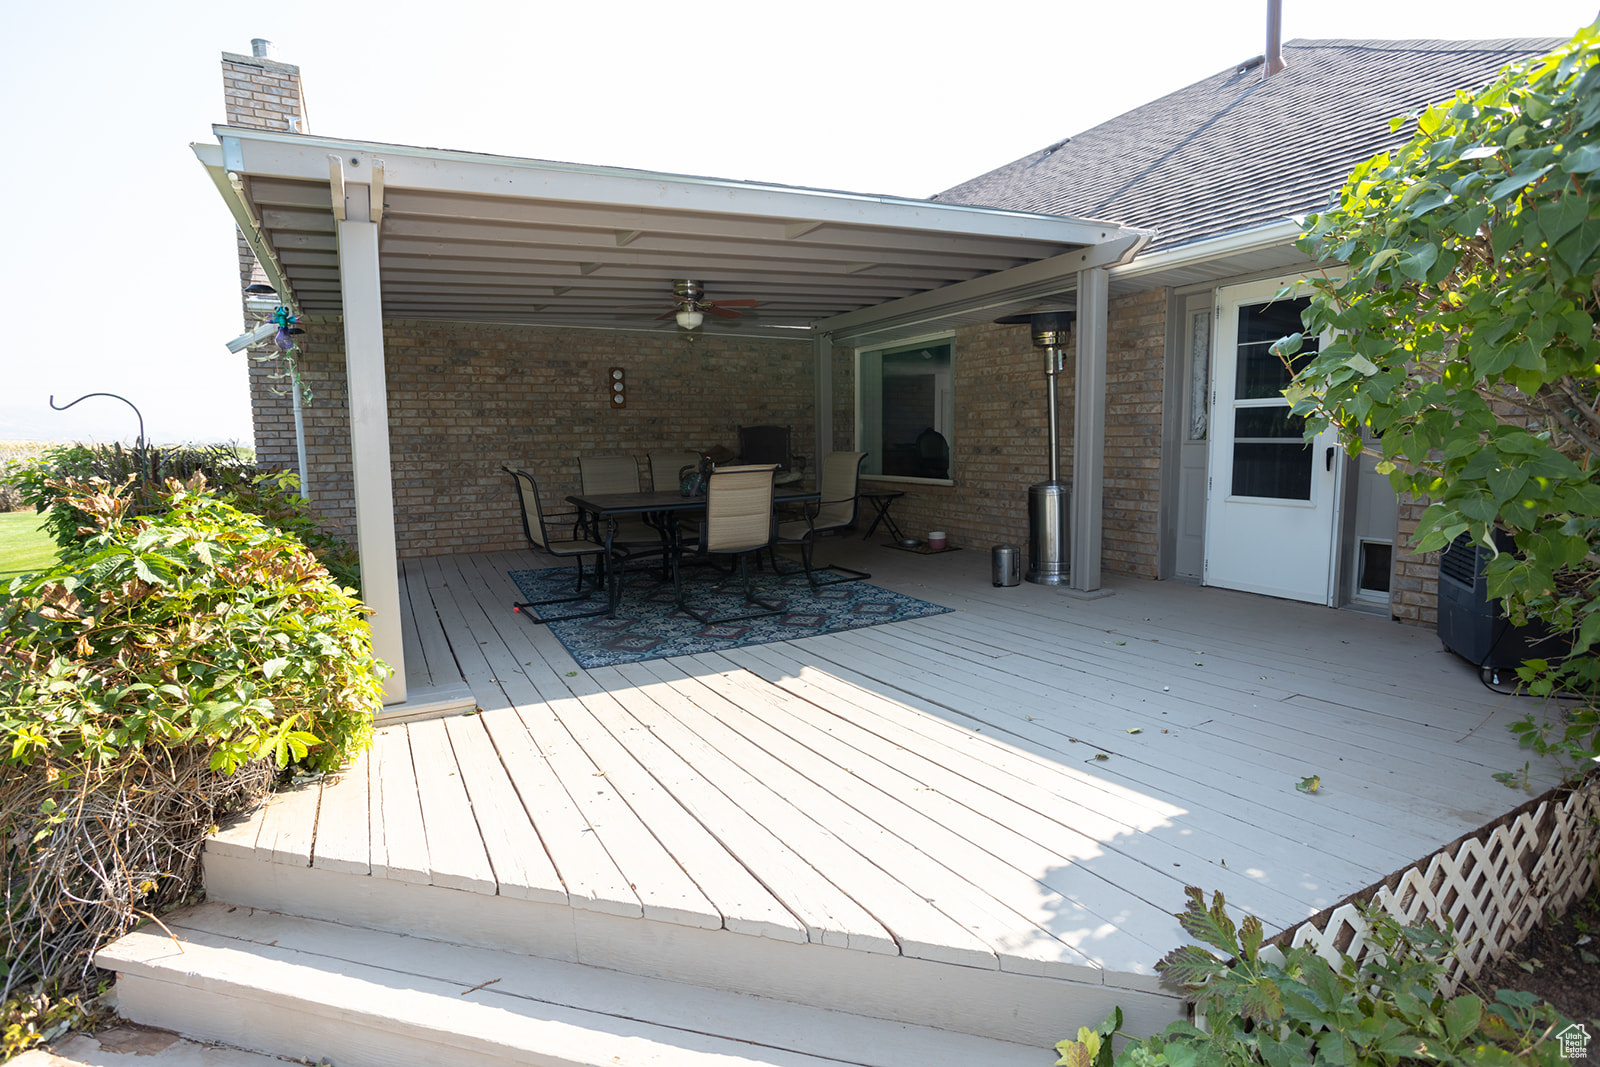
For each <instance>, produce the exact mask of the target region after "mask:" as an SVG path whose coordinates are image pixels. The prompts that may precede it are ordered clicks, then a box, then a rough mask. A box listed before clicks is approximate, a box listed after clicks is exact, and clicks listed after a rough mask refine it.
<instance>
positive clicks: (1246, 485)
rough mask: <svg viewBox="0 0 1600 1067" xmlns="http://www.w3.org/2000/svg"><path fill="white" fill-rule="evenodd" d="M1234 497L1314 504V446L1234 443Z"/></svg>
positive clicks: (1303, 444)
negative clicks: (1310, 502)
mask: <svg viewBox="0 0 1600 1067" xmlns="http://www.w3.org/2000/svg"><path fill="white" fill-rule="evenodd" d="M1233 495H1234V496H1265V497H1275V498H1277V499H1279V500H1310V499H1311V446H1310V445H1309V444H1307V443H1304V442H1299V441H1295V442H1287V441H1286V442H1284V443H1282V444H1247V443H1244V442H1239V441H1236V442H1234V446H1233Z"/></svg>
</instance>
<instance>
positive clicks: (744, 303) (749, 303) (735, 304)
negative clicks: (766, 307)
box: [711, 298, 761, 308]
mask: <svg viewBox="0 0 1600 1067" xmlns="http://www.w3.org/2000/svg"><path fill="white" fill-rule="evenodd" d="M711 303H713V304H716V305H717V306H718V307H725V308H753V307H757V306H759V305H760V303H761V301H759V300H750V299H748V298H740V299H738V300H713V301H711Z"/></svg>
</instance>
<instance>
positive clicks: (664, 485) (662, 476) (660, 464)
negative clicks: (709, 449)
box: [649, 451, 703, 493]
mask: <svg viewBox="0 0 1600 1067" xmlns="http://www.w3.org/2000/svg"><path fill="white" fill-rule="evenodd" d="M702 458H703V457H702V456H701V454H700V453H699V452H666V451H662V452H651V453H650V454H649V460H650V485H651V487H652V488H654V489H655V491H656V492H658V493H664V492H667V491H668V490H669V489H676V488H678V486H679V485H680V484H682V478H683V468H685V467H694V466H698V465H699V463H700V460H701V459H702Z"/></svg>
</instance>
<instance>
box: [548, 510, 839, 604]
mask: <svg viewBox="0 0 1600 1067" xmlns="http://www.w3.org/2000/svg"><path fill="white" fill-rule="evenodd" d="M820 498H821V493H820V492H819V491H818V490H816V489H806V488H803V487H801V486H797V485H785V486H778V487H776V488H775V489H774V490H773V493H772V506H773V508H774V509H776V508H777V507H778V506H779V505H781V504H804V503H808V502H810V501H814V500H818V499H820ZM567 503H569V504H571V505H572V506H573V507H575V508H577V509H578V510H579V511H581V512H584V513H585V514H588V515H592V516H593V517H594V518H595V520H596V521H597V522H598V521H604V523H605V531H606V534H605V546H606V555H605V558H606V559H608V560H609V559H610V558H611V545H612V539H613V538H614V537H615V536H616V530H617V520H618V519H621V518H623V517H625V516H628V515H638V516H641V517H642V518H643V519H644V520H645V522H647V523H649V524H650V525H651V526H653V527H655V528H656V529H657V530H659V531H660V532H661V544H662V550H663V551H664V552H665V553H666V555H667V558H668V559H670V558H672V556H674V555H676V554H677V553H678V552H680V551H682V548H683V538H682V536H681V534H680V532H679V528H678V520H679V519H680V518H682V517H683V516H685V515H690V514H693V513H695V512H699V511H704V510H705V507H706V498H705V497H704V496H684V495H683V494H682V493H681V492H679V491H678V490H676V489H661V490H655V491H652V492H648V493H593V494H590V495H588V496H585V495H583V494H581V493H580V494H575V495H573V496H569V497H567ZM606 572H607V573H606V617H607V618H610V617H612V616H615V615H616V613H617V604H618V602H619V601H620V600H621V599H622V585H621V581H620V579H619V571H618V569H617V568H614V567H609V566H608V567H607V568H606Z"/></svg>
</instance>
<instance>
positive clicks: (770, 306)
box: [193, 126, 1150, 703]
mask: <svg viewBox="0 0 1600 1067" xmlns="http://www.w3.org/2000/svg"><path fill="white" fill-rule="evenodd" d="M213 132H214V133H215V135H216V138H217V143H215V144H210V143H206V144H195V145H194V146H193V149H194V152H195V154H196V156H197V157H198V158H199V159H200V162H201V163H202V164H203V165H204V166H205V168H206V170H207V172H208V174H209V175H210V177H211V179H212V181H213V182H214V183H215V184H216V186H217V189H218V190H219V192H220V193H221V194H222V197H223V199H224V201H225V202H226V203H227V205H228V208H229V210H230V212H231V213H232V214H233V216H234V219H235V221H237V222H238V224H239V227H240V229H241V230H242V231H243V233H244V235H245V239H246V241H247V242H248V243H249V245H250V247H251V248H252V250H253V251H254V252H255V255H256V259H257V260H258V261H259V262H260V264H261V267H262V269H263V270H264V271H265V272H266V276H267V278H268V280H269V282H270V283H271V284H272V285H273V287H274V288H275V289H276V290H277V292H278V295H279V298H280V299H281V300H282V301H283V302H284V303H285V304H286V305H287V306H288V307H289V308H290V309H291V310H292V311H294V312H295V313H297V314H306V315H339V316H342V318H343V321H344V329H345V350H346V366H347V374H348V377H349V390H350V424H351V425H350V431H351V452H352V456H351V460H352V468H353V473H354V480H355V498H356V522H357V538H358V546H359V549H360V552H361V559H362V564H363V567H362V571H363V575H364V589H363V595H364V597H365V599H366V601H367V603H368V604H369V605H370V606H371V607H372V608H373V609H374V612H375V614H374V617H373V639H374V647H375V651H376V653H377V654H378V655H379V656H380V657H381V658H382V659H384V660H386V661H388V662H389V663H390V664H392V665H395V666H396V668H397V669H396V672H395V676H394V677H392V678H391V679H390V680H389V683H388V686H387V701H388V702H389V703H399V702H403V701H404V700H405V698H406V694H405V682H404V670H403V653H402V650H401V643H400V629H399V618H400V612H399V585H398V579H397V577H396V571H395V546H394V515H393V492H392V485H391V481H390V470H389V440H388V419H387V403H386V395H385V382H384V359H383V329H382V322H383V319H384V318H392V319H398V318H428V319H453V320H462V321H474V322H485V323H490V322H494V323H527V324H538V325H550V326H582V327H598V328H605V329H660V330H666V331H669V332H670V331H674V330H676V329H677V326H676V324H675V323H674V322H673V321H672V319H671V318H670V317H669V318H667V319H666V320H664V321H661V320H658V319H657V316H658V315H659V314H660V312H661V311H666V310H669V309H670V306H671V291H672V290H671V287H672V281H673V280H674V279H681V278H690V279H694V280H696V281H700V282H702V283H703V284H704V285H705V287H706V297H707V298H708V299H710V300H717V299H733V298H750V299H755V300H759V301H761V303H760V305H759V306H758V307H756V308H754V309H752V310H750V311H748V312H746V313H745V314H744V315H743V316H742V317H741V318H740V319H738V320H734V321H732V322H731V323H729V322H724V321H722V320H717V319H715V318H713V317H711V316H707V320H706V324H705V326H703V327H702V329H703V330H707V331H708V332H732V333H741V334H755V335H766V336H794V337H809V338H811V339H812V341H813V345H814V348H815V352H816V357H817V364H816V374H815V379H816V389H817V412H818V418H817V434H818V439H819V441H831V440H832V426H831V411H832V403H831V397H832V385H831V381H830V379H829V367H830V361H831V347H832V345H833V344H836V343H838V344H849V345H863V344H874V345H876V344H884V343H889V342H892V341H894V340H897V339H900V338H905V337H912V336H916V335H919V334H924V333H928V332H930V331H933V330H939V329H946V328H949V327H952V326H955V325H961V324H965V323H973V322H987V321H991V320H993V319H994V318H997V317H999V316H1001V315H1006V314H1014V313H1017V312H1020V311H1028V310H1033V309H1043V308H1059V307H1062V306H1063V305H1064V304H1065V305H1071V304H1072V303H1074V302H1075V304H1076V306H1077V309H1078V315H1079V325H1078V336H1079V341H1078V367H1077V371H1078V377H1077V382H1078V383H1079V389H1078V394H1079V395H1078V398H1077V413H1076V417H1075V418H1074V420H1073V429H1074V442H1075V448H1076V452H1075V455H1076V456H1077V457H1078V458H1079V460H1080V462H1079V468H1080V470H1079V472H1078V473H1077V476H1076V480H1077V484H1076V486H1075V492H1074V504H1073V506H1074V526H1075V533H1074V536H1073V537H1072V546H1073V547H1072V551H1073V559H1072V564H1073V565H1072V585H1073V587H1074V588H1077V589H1081V590H1094V589H1096V588H1098V587H1099V575H1100V559H1099V543H1100V537H1099V525H1100V499H1101V493H1100V485H1099V480H1100V473H1099V472H1100V462H1099V459H1098V457H1100V456H1101V455H1103V441H1104V419H1103V411H1104V388H1105V371H1104V368H1105V322H1106V294H1107V285H1106V273H1105V271H1106V268H1107V267H1110V266H1113V265H1116V264H1119V263H1126V262H1127V261H1128V260H1129V259H1131V258H1132V256H1133V255H1134V254H1135V253H1136V252H1137V251H1138V250H1139V249H1140V248H1142V247H1143V246H1144V245H1145V244H1146V243H1147V242H1148V240H1149V238H1150V234H1149V233H1148V232H1146V231H1140V230H1135V229H1131V228H1128V227H1123V226H1119V225H1117V224H1115V223H1110V222H1103V221H1098V220H1091V219H1078V218H1067V217H1062V216H1055V215H1040V214H1031V213H1027V212H1017V211H1009V210H1001V209H994V208H982V207H972V206H968V205H961V204H947V203H940V202H936V201H928V200H915V199H903V198H897V197H887V196H870V195H862V194H856V193H844V192H834V191H826V190H816V189H803V188H796V187H791V186H780V185H767V184H759V183H755V182H744V181H728V180H721V179H713V178H697V177H686V176H681V175H667V174H657V173H650V172H645V171H634V170H625V169H620V168H614V167H597V166H583V165H576V164H569V163H555V162H549V161H544V160H531V159H519V158H512V157H506V156H493V155H484V154H478V153H470V152H457V151H446V150H441V149H432V148H417V147H410V146H403V145H387V144H375V143H369V142H361V141H350V140H343V139H334V138H325V137H314V136H309V135H304V134H291V133H280V132H273V131H263V130H251V129H245V128H241V127H231V126H216V127H213ZM640 304H642V305H647V306H646V307H643V308H635V307H629V306H628V305H640ZM819 454H820V452H819ZM1078 531H1082V532H1081V533H1080V532H1078Z"/></svg>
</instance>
